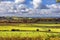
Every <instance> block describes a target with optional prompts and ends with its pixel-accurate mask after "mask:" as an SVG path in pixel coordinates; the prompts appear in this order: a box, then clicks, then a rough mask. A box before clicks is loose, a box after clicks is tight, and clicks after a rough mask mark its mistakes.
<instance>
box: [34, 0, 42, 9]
mask: <svg viewBox="0 0 60 40" xmlns="http://www.w3.org/2000/svg"><path fill="white" fill-rule="evenodd" d="M41 2H42V0H33V5H34V8H37V7H39V5H40V4H41Z"/></svg>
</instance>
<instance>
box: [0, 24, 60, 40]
mask: <svg viewBox="0 0 60 40" xmlns="http://www.w3.org/2000/svg"><path fill="white" fill-rule="evenodd" d="M12 29H15V30H13V31H12ZM16 30H17V31H16ZM0 40H60V24H36V23H34V24H33V23H31V24H28V23H26V24H24V23H22V24H19V23H18V24H13V23H12V24H9V23H8V24H6V23H4V24H2V23H1V24H0Z"/></svg>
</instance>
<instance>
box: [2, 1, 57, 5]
mask: <svg viewBox="0 0 60 40" xmlns="http://www.w3.org/2000/svg"><path fill="white" fill-rule="evenodd" d="M2 1H15V0H2ZM30 1H32V0H26V2H25V3H26V4H29V2H30ZM37 1H38V0H37ZM54 3H56V0H42V4H44V5H46V4H54Z"/></svg>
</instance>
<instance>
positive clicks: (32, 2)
mask: <svg viewBox="0 0 60 40" xmlns="http://www.w3.org/2000/svg"><path fill="white" fill-rule="evenodd" d="M8 1H10V2H8ZM4 2H5V3H4ZM0 16H19V17H60V3H56V0H1V3H0Z"/></svg>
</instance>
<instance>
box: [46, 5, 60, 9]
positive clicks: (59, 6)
mask: <svg viewBox="0 0 60 40" xmlns="http://www.w3.org/2000/svg"><path fill="white" fill-rule="evenodd" d="M47 7H49V8H54V9H60V5H59V4H52V5H47Z"/></svg>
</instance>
